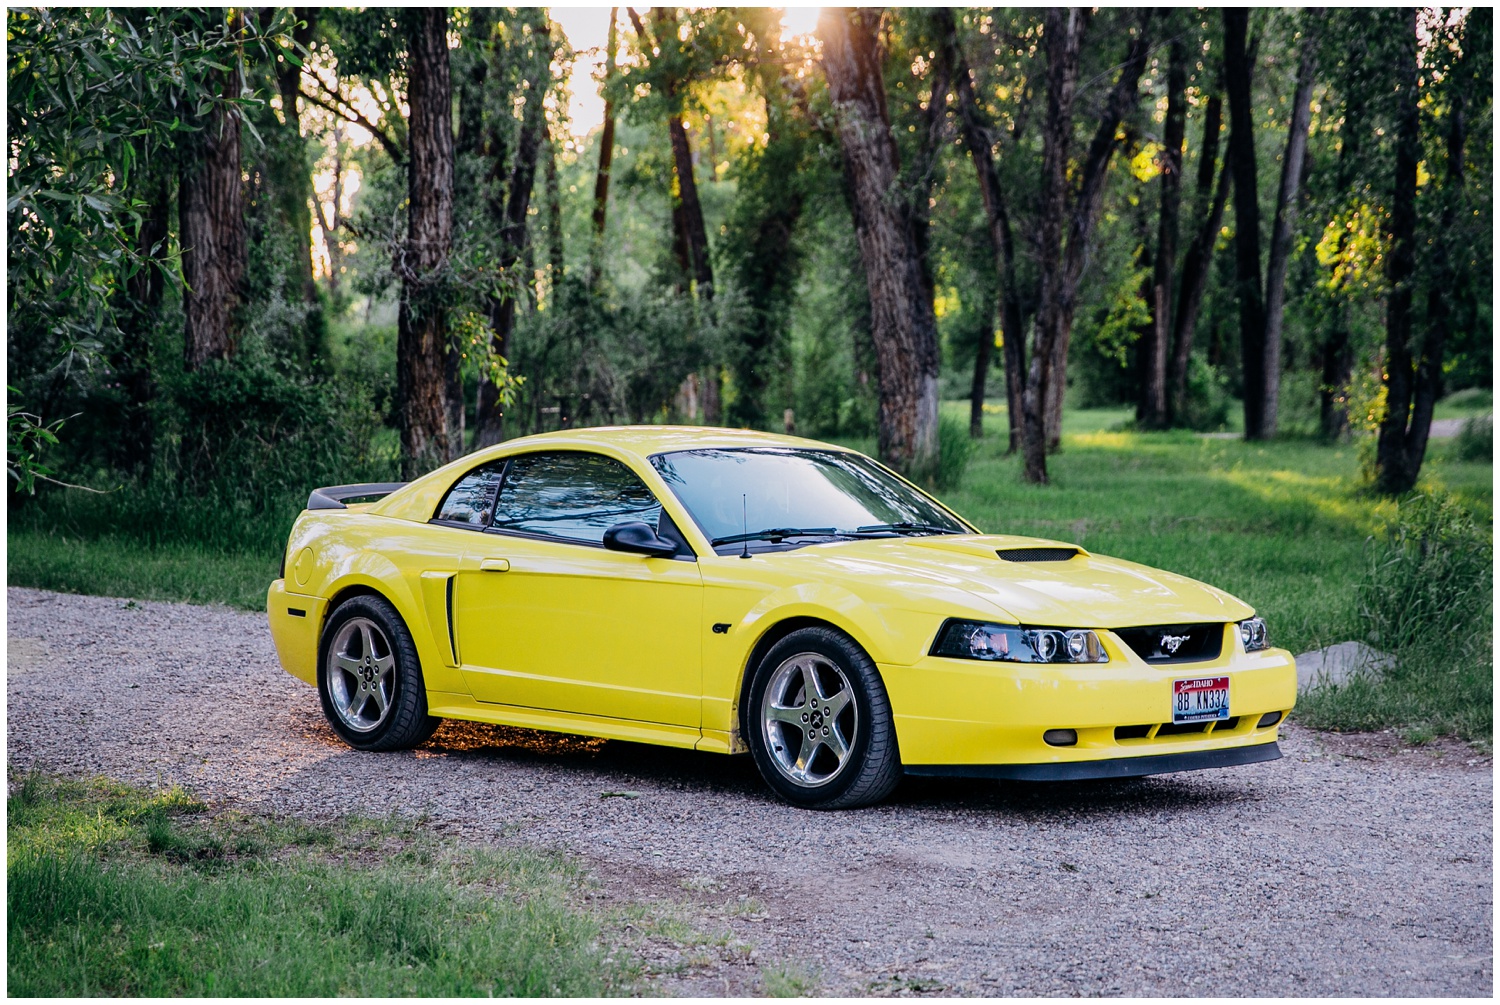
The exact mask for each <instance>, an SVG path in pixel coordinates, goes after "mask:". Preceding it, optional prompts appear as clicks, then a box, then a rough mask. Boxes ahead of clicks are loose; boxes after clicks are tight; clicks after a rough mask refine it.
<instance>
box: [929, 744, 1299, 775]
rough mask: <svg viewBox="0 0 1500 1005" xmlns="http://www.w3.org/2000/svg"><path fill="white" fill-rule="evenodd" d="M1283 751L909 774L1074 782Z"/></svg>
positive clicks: (1267, 747) (1247, 760)
mask: <svg viewBox="0 0 1500 1005" xmlns="http://www.w3.org/2000/svg"><path fill="white" fill-rule="evenodd" d="M1280 756H1281V748H1280V747H1279V746H1277V745H1276V742H1275V741H1274V740H1273V741H1271V742H1270V743H1257V744H1254V745H1253V746H1248V747H1226V748H1222V749H1218V750H1191V751H1188V752H1187V753H1182V754H1155V755H1150V756H1146V757H1112V758H1107V759H1105V760H1097V761H1063V762H1056V763H1052V764H908V765H906V767H905V770H906V773H907V774H908V775H923V776H936V777H944V778H1002V779H1005V780H1007V781H1014V782H1074V781H1083V780H1086V779H1097V778H1138V777H1140V776H1141V775H1160V774H1163V773H1165V772H1169V771H1197V770H1199V769H1202V768H1232V767H1234V766H1235V765H1239V764H1255V763H1257V762H1259V761H1274V760H1276V759H1277V758H1279V757H1280Z"/></svg>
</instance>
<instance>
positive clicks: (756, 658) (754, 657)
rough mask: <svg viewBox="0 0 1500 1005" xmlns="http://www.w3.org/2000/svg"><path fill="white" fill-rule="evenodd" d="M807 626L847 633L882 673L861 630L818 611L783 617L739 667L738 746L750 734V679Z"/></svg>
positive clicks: (762, 634) (735, 722) (736, 689)
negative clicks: (769, 656) (781, 644)
mask: <svg viewBox="0 0 1500 1005" xmlns="http://www.w3.org/2000/svg"><path fill="white" fill-rule="evenodd" d="M804 628H827V629H829V630H831V631H835V632H838V633H839V634H840V635H842V636H844V638H846V639H848V640H849V641H850V642H851V643H853V644H854V645H856V646H858V647H859V649H860V651H861V652H863V653H864V654H865V656H866V657H868V658H869V660H870V663H871V665H873V666H874V667H875V674H876V676H880V665H879V664H878V663H876V661H875V658H874V657H873V656H871V655H870V647H869V646H867V645H865V644H864V643H863V642H861V641H860V639H859V635H858V633H856V632H852V631H850V630H849V629H848V628H847V627H846V626H844V625H841V624H839V623H838V622H836V621H833V620H831V619H829V618H825V617H819V616H818V615H815V614H794V615H790V616H788V617H785V618H782V619H781V620H780V621H777V622H775V623H774V624H771V625H768V626H766V629H765V631H763V632H761V634H760V637H759V638H757V639H756V640H755V644H754V645H753V646H751V647H750V653H749V655H748V656H747V657H746V658H745V662H744V665H742V666H741V667H740V679H739V684H738V685H737V686H736V687H735V690H734V695H735V714H734V724H735V727H736V728H737V729H738V730H739V736H738V737H736V740H737V743H736V746H739V745H740V744H743V743H745V742H746V741H745V737H747V736H748V735H749V733H748V732H747V731H748V730H749V728H750V724H749V723H748V722H747V721H746V719H745V716H746V714H747V713H746V709H747V707H748V705H749V702H748V700H747V699H748V694H749V689H750V680H751V678H752V677H753V676H754V672H755V668H756V667H757V666H759V665H760V661H761V660H763V659H765V658H766V654H767V653H769V652H770V651H771V650H772V649H774V648H775V647H776V645H777V643H779V642H780V641H781V640H782V639H784V638H786V637H787V636H788V635H791V634H792V633H793V632H797V631H801V630H802V629H804ZM882 683H884V681H882Z"/></svg>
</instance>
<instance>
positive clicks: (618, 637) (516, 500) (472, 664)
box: [454, 451, 703, 727]
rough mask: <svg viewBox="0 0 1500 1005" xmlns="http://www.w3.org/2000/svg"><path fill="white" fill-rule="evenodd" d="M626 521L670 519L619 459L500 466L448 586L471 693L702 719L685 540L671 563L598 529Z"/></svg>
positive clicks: (698, 638) (606, 712) (513, 701)
mask: <svg viewBox="0 0 1500 1005" xmlns="http://www.w3.org/2000/svg"><path fill="white" fill-rule="evenodd" d="M627 520H642V521H645V522H648V523H650V524H652V525H653V526H657V527H660V528H662V529H664V530H665V529H669V528H665V527H663V525H662V523H661V521H666V522H667V523H670V517H667V516H665V515H664V514H663V513H662V510H661V506H660V504H659V503H658V502H657V501H656V499H655V498H654V497H653V496H652V494H651V492H650V490H649V489H647V488H646V486H645V484H644V483H643V482H642V481H641V479H640V478H639V477H637V476H636V475H635V474H634V473H633V472H631V471H630V469H629V468H627V467H626V466H625V465H624V464H622V463H621V462H619V461H617V460H614V459H613V458H609V457H605V456H603V455H601V454H595V453H590V452H586V451H549V452H542V453H533V454H523V455H520V456H518V457H514V458H511V459H510V460H509V462H508V463H507V465H506V467H505V470H504V474H503V477H502V478H501V480H500V485H499V490H498V493H497V495H496V497H495V502H494V511H493V515H492V516H490V517H489V519H488V528H487V529H486V530H485V532H484V533H482V534H476V535H474V537H473V540H472V543H471V544H470V546H469V550H468V552H467V553H466V554H465V556H464V560H463V563H462V565H461V567H460V571H459V574H458V576H457V578H456V582H455V590H454V615H455V631H456V636H457V643H458V652H459V659H460V661H461V665H462V667H463V674H464V679H465V681H466V682H467V683H468V685H469V689H470V691H471V692H472V693H473V695H474V697H475V698H477V699H479V700H480V701H487V702H498V703H501V704H506V705H519V706H524V707H528V708H537V709H549V710H554V711H562V712H575V713H580V714H584V715H595V716H607V717H609V718H615V719H630V720H636V721H642V722H654V723H666V724H671V725H679V726H692V727H697V726H699V725H700V722H701V717H702V714H701V707H702V693H703V692H702V607H703V581H702V577H701V576H700V575H699V572H698V565H697V562H696V560H695V556H693V555H692V551H691V548H689V547H688V546H687V544H686V542H685V541H683V542H682V544H681V546H680V552H681V554H680V555H679V556H678V557H676V558H648V557H645V556H642V555H638V554H631V553H626V552H619V551H609V550H606V549H605V548H604V546H603V544H602V541H603V537H604V532H605V531H606V530H607V529H609V528H610V527H611V526H613V525H615V524H616V523H620V522H624V521H627ZM669 536H670V535H669ZM676 537H677V539H679V540H680V539H681V535H680V534H678V535H676Z"/></svg>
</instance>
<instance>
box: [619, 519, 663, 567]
mask: <svg viewBox="0 0 1500 1005" xmlns="http://www.w3.org/2000/svg"><path fill="white" fill-rule="evenodd" d="M604 547H606V548H608V549H609V550H610V551H628V552H632V553H634V554H637V555H645V556H647V557H648V558H671V557H672V556H673V555H675V554H677V545H675V544H673V543H672V542H671V541H664V540H662V539H661V538H659V537H657V536H656V531H654V530H652V529H651V525H650V524H649V523H642V522H641V521H639V520H627V521H626V522H625V523H617V524H615V525H614V526H613V527H611V528H610V529H609V530H607V531H605V532H604Z"/></svg>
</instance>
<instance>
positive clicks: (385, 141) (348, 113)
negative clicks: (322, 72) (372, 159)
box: [297, 77, 406, 164]
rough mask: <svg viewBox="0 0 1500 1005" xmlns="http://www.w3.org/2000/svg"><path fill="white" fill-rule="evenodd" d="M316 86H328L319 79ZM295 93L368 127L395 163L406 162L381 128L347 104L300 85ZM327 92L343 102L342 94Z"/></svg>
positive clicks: (396, 145) (403, 155)
mask: <svg viewBox="0 0 1500 1005" xmlns="http://www.w3.org/2000/svg"><path fill="white" fill-rule="evenodd" d="M313 79H314V80H317V78H316V77H313ZM318 86H319V87H322V88H323V89H324V90H325V91H327V90H328V88H327V87H326V86H325V85H324V84H323V82H322V81H321V80H319V81H318ZM297 93H298V94H300V95H301V96H302V98H303V100H305V101H311V102H312V103H313V104H315V105H317V106H318V107H319V108H325V109H327V110H328V111H330V112H332V113H333V114H335V115H338V116H341V117H343V118H344V119H347V120H348V121H350V122H352V123H354V124H355V125H358V126H363V127H364V128H366V129H368V130H369V131H370V133H371V135H373V136H374V137H375V138H376V139H377V140H379V141H380V145H381V146H383V147H385V152H386V153H388V154H390V156H391V160H393V161H395V162H396V163H397V164H404V163H406V155H405V153H404V152H403V151H402V149H401V147H400V145H399V144H398V143H397V142H396V141H395V140H393V139H391V138H390V137H389V136H387V135H386V134H385V131H384V130H383V129H381V128H380V127H379V126H377V125H376V124H375V123H373V122H371V121H370V120H369V119H367V118H365V117H364V116H363V115H361V114H359V112H357V111H355V110H354V109H352V108H349V107H347V105H345V106H344V107H339V106H336V105H332V104H330V103H329V102H327V101H325V100H323V99H322V98H320V97H318V96H317V95H316V94H308V93H307V91H306V90H305V89H303V88H301V87H299V88H297ZM329 93H330V94H333V96H334V97H335V98H336V99H338V101H339V102H340V104H341V105H343V104H344V99H343V97H342V96H340V95H338V94H337V93H335V92H332V91H329Z"/></svg>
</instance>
